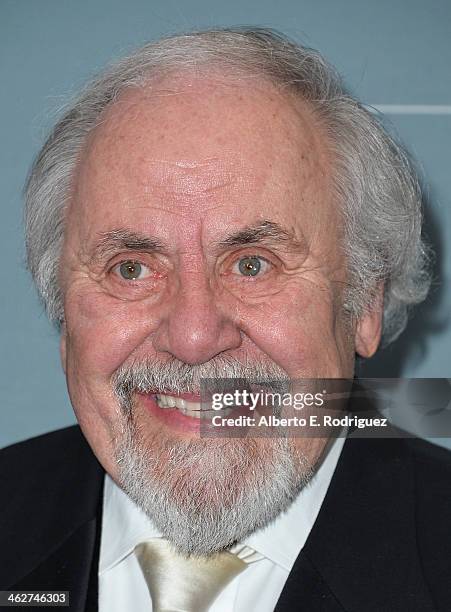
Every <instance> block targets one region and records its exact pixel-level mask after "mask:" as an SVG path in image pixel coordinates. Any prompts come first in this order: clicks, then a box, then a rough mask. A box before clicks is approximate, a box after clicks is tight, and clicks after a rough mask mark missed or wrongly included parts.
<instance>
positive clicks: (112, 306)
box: [65, 293, 158, 375]
mask: <svg viewBox="0 0 451 612" xmlns="http://www.w3.org/2000/svg"><path fill="white" fill-rule="evenodd" d="M65 310H66V325H67V338H68V340H67V352H68V360H69V361H70V359H71V358H72V359H74V360H75V361H76V362H77V366H78V367H79V368H82V369H83V370H88V369H89V370H90V372H91V373H92V374H95V373H97V374H100V375H102V374H103V375H111V374H113V372H114V371H115V370H116V369H117V368H118V367H119V366H120V365H122V364H123V362H124V361H125V360H126V359H127V358H128V357H129V356H130V354H131V353H132V352H133V351H134V350H136V349H137V347H139V346H140V345H141V344H142V343H143V342H145V340H146V338H147V337H148V336H149V335H150V334H152V332H154V331H155V329H156V328H157V327H158V313H157V312H156V309H155V308H152V307H149V304H147V303H146V300H144V301H121V300H118V299H117V298H113V297H111V296H108V295H105V294H97V293H86V294H81V293H78V295H77V298H76V299H74V300H72V299H71V295H70V294H68V295H67V297H66V309H65Z"/></svg>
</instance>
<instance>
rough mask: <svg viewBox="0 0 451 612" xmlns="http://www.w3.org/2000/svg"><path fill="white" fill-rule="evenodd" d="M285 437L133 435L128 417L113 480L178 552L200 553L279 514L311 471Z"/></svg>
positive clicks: (237, 538) (241, 536)
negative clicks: (116, 481) (146, 436)
mask: <svg viewBox="0 0 451 612" xmlns="http://www.w3.org/2000/svg"><path fill="white" fill-rule="evenodd" d="M292 442H293V441H292V440H291V441H290V440H289V439H287V438H265V439H248V438H246V439H224V440H218V439H214V440H208V439H196V440H183V439H180V438H178V437H177V436H175V435H174V436H170V437H169V435H166V436H163V435H161V434H160V435H158V436H157V435H155V436H154V438H153V439H151V440H146V441H145V440H143V439H141V438H140V437H139V434H138V431H137V428H135V427H134V426H133V421H132V420H128V423H127V426H126V429H125V432H124V434H123V438H122V440H121V441H120V443H119V446H118V447H117V449H116V460H117V461H118V472H119V475H118V480H119V483H120V485H121V487H122V488H123V490H124V491H125V492H126V493H127V494H128V496H129V497H130V498H131V499H132V500H133V501H134V502H135V503H136V504H137V505H138V506H139V507H140V508H141V509H142V510H143V511H144V512H145V513H146V515H147V516H148V517H149V518H150V519H151V520H152V522H153V523H154V525H155V526H156V527H157V528H158V530H159V531H160V532H161V534H162V535H163V536H164V537H165V538H167V539H168V540H169V541H170V542H171V543H172V544H173V545H174V546H175V547H176V548H177V549H178V550H179V551H180V552H181V553H183V554H195V555H208V554H211V553H213V552H216V551H218V550H222V549H225V548H227V547H229V546H230V545H232V544H233V543H234V542H236V541H241V540H243V539H244V538H245V537H246V536H248V535H249V534H251V533H252V532H253V531H255V530H256V529H259V528H261V527H263V526H265V525H267V524H268V523H269V522H270V521H272V520H273V519H274V518H275V517H276V516H277V515H279V514H280V513H281V512H283V511H284V510H285V509H286V508H287V507H288V506H289V505H290V503H291V502H292V501H293V500H294V498H295V497H296V496H297V494H298V493H299V491H300V490H301V489H302V487H303V486H304V485H305V484H306V483H307V482H308V481H309V480H310V478H311V477H312V475H313V473H314V471H313V466H311V465H309V463H308V461H307V459H306V458H305V457H304V455H302V454H301V453H300V452H299V451H298V450H296V449H295V447H294V445H293V443H292Z"/></svg>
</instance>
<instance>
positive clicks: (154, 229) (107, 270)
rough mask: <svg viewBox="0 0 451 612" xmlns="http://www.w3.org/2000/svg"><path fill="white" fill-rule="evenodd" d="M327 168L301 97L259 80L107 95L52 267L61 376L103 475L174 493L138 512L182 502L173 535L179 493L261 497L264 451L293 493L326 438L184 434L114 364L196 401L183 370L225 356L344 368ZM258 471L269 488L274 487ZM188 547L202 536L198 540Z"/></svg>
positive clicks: (337, 227) (325, 370) (347, 369)
mask: <svg viewBox="0 0 451 612" xmlns="http://www.w3.org/2000/svg"><path fill="white" fill-rule="evenodd" d="M333 167H334V160H333V158H332V156H331V154H330V153H329V152H328V147H327V141H326V136H325V134H324V133H323V131H322V129H321V127H320V125H319V124H318V121H317V119H316V118H315V117H314V116H313V114H312V112H311V111H310V110H309V109H308V108H307V107H303V106H302V105H300V104H299V103H297V104H295V103H294V102H293V101H291V100H290V99H288V98H286V97H282V96H281V95H280V94H278V93H277V92H276V91H275V90H274V89H272V88H271V86H269V85H265V84H260V85H259V86H255V84H252V86H246V85H245V84H244V83H243V84H239V83H238V82H237V83H234V84H233V85H231V84H229V85H225V84H221V83H219V82H218V81H217V80H215V78H214V77H211V78H204V79H203V80H199V79H196V78H195V77H192V78H191V77H189V75H188V76H187V75H185V76H182V77H178V78H172V79H171V80H167V81H162V82H160V83H159V84H158V85H154V87H153V88H152V90H150V89H146V90H141V91H133V92H128V93H127V94H125V95H123V96H122V98H121V99H120V100H119V101H118V102H117V103H116V104H115V105H113V107H112V108H111V109H109V110H108V112H107V113H106V114H105V116H104V121H103V122H102V123H101V125H100V126H99V127H98V128H97V129H96V130H95V132H94V133H93V134H92V135H91V137H90V140H89V142H88V146H87V148H86V150H85V152H84V154H83V156H82V159H81V162H80V164H79V168H78V173H77V176H76V182H75V190H74V194H73V198H72V201H71V204H70V207H69V211H68V216H67V226H66V235H65V243H64V250H63V258H62V266H61V282H62V287H63V292H64V296H65V317H66V320H65V325H64V327H63V336H62V357H63V365H64V368H65V371H66V375H67V380H68V387H69V392H70V396H71V400H72V403H73V406H74V409H75V412H76V415H77V418H78V420H79V423H80V425H81V428H82V429H83V431H84V433H85V435H86V437H87V439H88V441H89V443H90V444H91V446H92V448H93V450H94V452H95V453H96V455H97V457H98V458H99V460H100V462H101V463H102V464H103V466H104V467H105V469H106V470H107V471H108V472H109V473H110V475H111V476H112V477H113V478H115V479H116V480H117V481H118V482H119V483H120V484H121V485H122V486H123V487H124V488H125V489H126V490H127V487H129V488H130V487H132V486H133V485H130V483H128V484H127V483H125V482H124V480H126V479H128V480H130V479H132V480H133V478H134V477H135V479H136V482H139V488H140V490H143V489H146V487H148V489H149V491H150V492H149V496H151V495H152V494H154V493H155V491H158V490H159V489H164V490H165V492H167V495H166V498H167V499H169V500H170V498H171V495H172V496H173V497H174V504H175V506H174V508H172V510H171V509H169V510H167V509H164V511H163V510H162V512H163V514H162V516H163V518H161V517H160V519H158V517H157V518H156V517H155V516H153V518H154V520H156V522H157V524H158V526H160V528H161V529H163V528H167V529H168V530H169V528H168V527H167V525H168V523H169V522H170V520H172V522H173V523H174V524H178V523H177V521H178V522H179V523H180V522H181V521H183V515H184V514H185V515H186V516H188V517H189V520H188V523H187V525H188V527H187V526H186V525H185V527H184V529H185V535H184V536H183V537H182V534H180V533H178V534H176V535H174V534H172V532H170V533H168V534H167V535H168V537H170V538H171V536H172V539H173V540H174V541H175V542H176V543H179V544H180V542H181V541H182V540H183V538H185V540H186V539H189V536H188V535H187V534H186V529H190V524H191V523H190V522H189V521H191V522H192V521H193V520H194V518H193V517H194V514H195V512H194V506H193V504H192V502H193V496H198V497H197V501H196V504H195V505H196V508H197V510H196V511H197V513H199V511H200V510H199V508H200V507H202V504H203V503H204V504H205V505H206V506H208V503H210V506H209V507H208V512H207V511H206V513H208V514H209V515H211V514H212V513H213V511H215V512H216V517H215V519H216V522H218V521H219V522H220V520H221V519H220V518H219V519H218V516H219V517H221V512H222V511H224V512H225V508H226V507H227V508H228V509H229V510H230V508H231V507H232V506H233V504H234V503H240V504H241V505H242V506H245V505H246V504H247V505H252V504H253V505H254V506H255V505H258V504H261V503H262V498H258V497H256V495H257V494H256V493H255V491H256V490H257V489H258V488H259V487H260V488H261V481H263V480H265V481H271V480H272V481H274V482H273V484H274V487H276V484H275V481H276V480H277V479H279V480H280V479H281V478H282V476H281V474H280V473H279V474H278V473H277V469H278V468H277V462H278V461H279V462H282V461H283V462H285V463H286V461H287V460H289V461H290V462H291V464H290V470H291V472H290V474H291V476H290V475H289V474H287V473H285V476H284V477H285V478H286V479H289V478H291V480H293V479H294V481H295V484H293V487H294V489H293V494H294V491H295V489H296V490H297V489H298V488H299V487H300V486H301V484H302V482H303V481H304V480H305V478H307V477H308V474H309V473H310V471H309V470H310V469H311V468H313V467H314V465H315V463H316V462H317V460H318V458H319V457H320V455H321V453H322V451H323V449H324V446H325V444H326V440H324V439H319V440H318V439H317V440H313V439H305V438H302V439H298V440H291V441H286V440H285V441H284V442H282V441H280V440H278V441H277V440H268V439H264V438H263V439H255V440H227V441H226V442H227V443H224V441H223V443H221V441H218V440H206V439H199V435H198V431H197V427H196V425H197V424H198V419H196V417H194V416H190V415H189V414H188V415H187V414H183V413H182V412H181V411H180V410H179V409H177V408H173V409H168V408H164V407H161V405H159V404H158V402H157V400H156V397H155V392H156V391H160V392H161V391H162V389H161V388H160V389H153V393H152V390H148V391H149V392H148V393H138V392H137V391H136V389H134V388H133V385H132V388H131V390H130V398H129V399H131V400H132V403H131V404H130V405H128V407H126V406H124V405H121V403H120V402H119V401H118V397H117V394H116V393H115V390H114V380H115V375H116V374H117V372H118V371H120V372H121V371H122V372H124V371H125V369H126V368H127V367H128V368H130V367H131V368H132V370H133V368H138V369H139V368H141V369H142V368H144V369H145V368H147V366H149V365H150V367H151V368H152V367H155V368H156V369H157V377H156V378H155V377H154V379H155V380H158V375H159V376H160V380H165V378H166V381H165V384H164V385H163V386H164V389H163V390H164V391H165V393H164V394H165V395H166V396H172V397H175V396H178V397H184V398H185V399H189V400H191V401H194V402H195V401H196V400H197V399H198V397H197V396H196V393H194V395H193V394H192V389H188V388H186V389H184V388H183V387H184V384H185V383H184V381H186V373H187V372H188V373H194V375H196V374H200V375H202V374H203V375H205V373H207V374H208V372H213V373H215V374H216V373H218V372H225V376H227V374H228V373H229V375H231V374H230V372H231V371H232V370H227V367H228V365H227V364H235V366H236V364H238V367H239V366H240V364H242V367H245V366H246V367H248V368H249V367H251V368H252V367H254V366H255V368H258V367H259V368H260V369H263V370H265V371H267V372H268V377H269V378H271V376H277V375H280V376H284V375H285V376H288V377H290V378H316V377H322V378H334V377H351V376H352V374H353V363H354V351H355V334H356V327H355V325H354V324H353V323H352V322H351V321H350V320H349V317H348V316H347V314H346V312H345V311H344V309H343V307H342V302H343V291H344V288H345V286H346V281H347V273H346V266H345V260H344V256H343V253H342V249H341V245H342V226H341V222H340V216H339V212H338V206H337V202H336V199H335V198H334V195H333V189H332V173H333ZM357 333H358V331H357ZM165 368H169V370H168V369H166V370H165ZM208 368H210V370H209V369H208ZM235 369H236V368H235ZM161 372H163V374H164V372H166V375H165V376H163V377H162V375H161ZM184 376H185V377H184ZM168 377H169V384H171V381H172V385H173V388H171V387H170V386H169V388H168ZM133 380H134V382H135V383H136V377H135V379H133ZM155 385H156V386H157V383H155ZM171 391H172V393H171ZM184 391H185V392H186V391H190V392H191V395H186V394H185V395H183V392H184ZM165 402H169V403H171V402H172V400H171V399H170V397H169V400H164V399H163V403H165ZM127 454H132V455H133V461H132V463H130V460H129V457H127ZM182 455H183V456H182ZM177 457H178V459H177ZM138 464H139V466H138ZM124 466H125V467H124ZM127 470H128V474H127V475H126V476H125V475H124V474H125V473H126V472H127ZM133 470H135V476H133ZM274 470H275V473H274ZM138 471H139V472H140V474H139V476H138V475H137V472H138ZM194 483H195V484H194ZM221 487H222V488H221ZM271 487H272V485H268V491H267V494H268V498H270V497H273V498H277V497H279V498H280V492H279V493H278V492H277V490H276V489H277V487H276V488H274V487H273V488H271ZM135 488H136V487H135ZM213 489H214V490H215V491H216V497H215V499H214V500H213V496H212V495H210V493H211V490H213ZM250 489H252V490H254V497H253V498H252V499H247V501H246V499H245V497H243V495H245V492H246V491H249V490H250ZM151 491H153V492H154V493H151ZM218 491H222V493H220V494H218ZM129 493H130V494H131V495H132V496H133V494H132V493H131V492H130V491H129ZM246 494H247V493H246ZM137 495H138V494H136V495H135V497H136V496H137ZM156 495H157V494H156ZM221 495H222V498H221ZM163 497H164V496H163ZM225 497H227V499H225ZM138 501H139V503H141V505H144V506H146V501H145V500H143V499H141V498H140V500H138ZM158 503H160V505H161V504H163V502H161V500H160V502H158V500H157V499H156V498H154V499H153V501H152V505H153V506H155V505H158ZM265 503H266V504H267V503H269V502H268V500H265ZM286 504H287V500H285V501H280V499H279V501H277V500H274V510H273V512H272V514H271V512H270V513H269V515H268V516H266V517H263V516H262V517H261V520H260V522H259V520H257V519H258V514H259V508H258V507H257V508H255V510H254V514H255V516H256V519H255V520H254V523H253V524H252V525H251V524H249V525H247V527H243V528H242V530H241V532H240V530H239V529H238V528H237V530H236V531H237V534H236V535H237V537H240V536H242V535H243V534H245V532H246V529H247V531H249V529H250V530H252V529H253V528H255V527H257V526H259V525H260V524H264V522H265V521H267V520H268V519H270V518H272V515H274V514H277V512H280V511H281V509H282V508H283V506H284V505H286ZM150 505H151V504H150V502H148V504H147V506H146V509H147V507H148V506H150ZM214 505H216V506H215V507H213V506H214ZM246 507H247V506H246ZM148 511H149V512H150V513H151V512H152V511H151V510H148ZM234 511H237V512H239V508H238V510H237V509H236V508H235V510H234ZM247 511H248V510H247ZM168 512H169V513H171V512H172V515H171V517H172V518H171V519H169V518H168ZM224 516H225V515H224ZM203 519H204V520H206V517H205V516H204V517H203ZM227 520H229V521H230V520H231V517H230V516H229V517H228V519H227ZM174 529H175V530H177V527H176V526H175V527H174ZM205 531H207V532H208V529H207V528H206V529H205ZM232 536H233V534H232V535H230V533H229V534H228V535H226V536H224V537H223V539H222V540H221V538H219V539H218V541H217V542H212V544H211V549H214V548H221V547H222V546H224V545H226V544H227V543H228V542H226V540H227V539H229V540H230V539H233V537H232ZM207 537H209V536H208V535H207ZM193 542H194V536H193ZM180 546H182V544H180ZM189 546H191V548H190V549H189V550H190V551H194V552H196V551H197V552H208V544H205V542H204V543H203V544H202V545H201V544H196V543H192V544H190V545H187V547H188V548H189Z"/></svg>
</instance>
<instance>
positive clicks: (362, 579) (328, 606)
mask: <svg viewBox="0 0 451 612" xmlns="http://www.w3.org/2000/svg"><path fill="white" fill-rule="evenodd" d="M312 598H313V599H312ZM298 609H299V610H315V611H324V612H326V611H327V612H329V611H330V612H333V611H338V610H346V611H350V612H351V611H352V612H361V611H362V610H365V612H381V611H382V610H383V611H384V612H399V610H409V611H410V612H429V611H432V610H434V607H433V605H432V603H431V599H430V595H429V592H428V588H427V586H426V585H425V582H424V579H423V573H422V569H421V563H420V560H419V555H418V550H417V542H416V531H415V498H414V479H413V468H412V465H411V459H410V455H409V453H408V451H407V450H406V447H405V445H404V443H403V441H402V440H397V439H352V438H351V439H348V440H347V441H346V443H345V445H344V448H343V451H342V455H341V457H340V460H339V462H338V465H337V468H336V471H335V474H334V477H333V479H332V482H331V484H330V487H329V490H328V492H327V495H326V498H325V500H324V503H323V505H322V508H321V510H320V513H319V515H318V518H317V520H316V522H315V525H314V527H313V529H312V531H311V533H310V536H309V538H308V540H307V542H306V544H305V547H304V549H303V551H302V552H301V554H300V556H299V557H298V559H297V561H296V564H295V565H294V567H293V570H292V572H291V573H290V576H289V578H288V581H287V583H286V585H285V587H284V590H283V592H282V595H281V597H280V600H279V603H278V605H277V607H276V610H277V612H282V611H284V610H287V612H288V610H290V611H295V610H298Z"/></svg>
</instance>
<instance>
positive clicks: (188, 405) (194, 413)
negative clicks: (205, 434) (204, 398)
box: [155, 394, 232, 419]
mask: <svg viewBox="0 0 451 612" xmlns="http://www.w3.org/2000/svg"><path fill="white" fill-rule="evenodd" d="M155 397H156V400H157V404H158V406H159V407H160V408H177V410H179V411H180V412H182V413H183V414H186V415H187V416H191V417H195V418H196V419H200V418H211V417H212V416H214V415H215V414H221V416H227V415H228V414H230V413H231V412H232V408H227V409H223V410H205V409H202V408H201V403H200V402H188V401H187V400H185V399H182V398H181V397H174V396H173V395H161V394H158V395H156V396H155Z"/></svg>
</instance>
